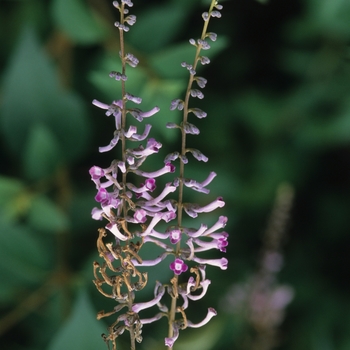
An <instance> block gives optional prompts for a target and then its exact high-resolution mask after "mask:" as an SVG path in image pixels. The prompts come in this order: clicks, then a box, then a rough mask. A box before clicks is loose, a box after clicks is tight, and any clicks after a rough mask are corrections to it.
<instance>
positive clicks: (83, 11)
mask: <svg viewBox="0 0 350 350" xmlns="http://www.w3.org/2000/svg"><path fill="white" fill-rule="evenodd" d="M52 15H53V19H54V21H55V22H56V24H57V25H58V27H59V28H60V29H61V30H62V31H63V32H65V33H66V34H67V35H68V36H69V37H70V38H71V39H72V40H73V41H74V42H76V43H79V44H82V45H88V44H94V43H97V42H99V41H100V40H102V39H103V38H104V37H105V36H106V33H107V30H106V28H105V26H104V25H103V23H102V21H100V20H99V19H98V17H97V16H96V14H95V13H93V12H92V11H91V9H90V8H89V7H88V6H87V3H86V2H85V3H84V2H83V1H81V0H54V1H53V4H52Z"/></svg>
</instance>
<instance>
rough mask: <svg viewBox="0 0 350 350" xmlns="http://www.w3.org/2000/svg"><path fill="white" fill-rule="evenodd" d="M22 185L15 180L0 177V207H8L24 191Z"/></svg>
mask: <svg viewBox="0 0 350 350" xmlns="http://www.w3.org/2000/svg"><path fill="white" fill-rule="evenodd" d="M24 188H25V186H24V184H23V183H22V182H21V181H20V180H17V179H13V178H10V177H5V176H0V207H3V206H6V205H8V203H11V202H12V201H13V200H14V199H15V198H16V197H17V196H19V195H20V194H21V192H23V191H24Z"/></svg>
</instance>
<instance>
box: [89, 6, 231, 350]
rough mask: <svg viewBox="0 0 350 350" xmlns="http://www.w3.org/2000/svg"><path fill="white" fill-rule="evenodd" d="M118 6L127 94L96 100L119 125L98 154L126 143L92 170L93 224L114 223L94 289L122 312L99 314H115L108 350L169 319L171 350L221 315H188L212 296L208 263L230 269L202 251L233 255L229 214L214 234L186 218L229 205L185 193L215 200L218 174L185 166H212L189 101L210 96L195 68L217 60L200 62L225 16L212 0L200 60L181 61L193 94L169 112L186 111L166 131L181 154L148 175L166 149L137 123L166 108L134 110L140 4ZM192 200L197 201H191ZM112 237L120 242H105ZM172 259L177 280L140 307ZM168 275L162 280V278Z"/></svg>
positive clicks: (101, 243) (102, 247) (121, 75)
mask: <svg viewBox="0 0 350 350" xmlns="http://www.w3.org/2000/svg"><path fill="white" fill-rule="evenodd" d="M113 5H114V7H115V8H117V10H118V11H119V13H120V19H119V21H118V22H115V26H116V27H117V28H118V30H119V40H120V53H119V56H120V60H121V71H120V72H116V71H113V72H111V73H110V74H109V76H110V78H113V79H115V80H117V81H119V82H120V83H121V91H122V96H121V98H120V99H119V100H115V101H112V102H111V103H110V104H106V103H103V102H100V101H97V100H94V101H93V104H94V105H95V106H96V107H98V108H101V109H103V110H105V114H106V115H107V116H113V117H114V120H115V131H114V134H113V138H112V140H111V141H110V143H109V144H108V145H107V146H103V147H100V148H99V151H100V152H108V151H110V150H111V149H113V148H114V147H116V146H117V145H118V143H119V145H120V148H121V157H120V159H115V160H113V161H112V163H111V164H110V165H109V166H108V167H106V168H101V167H99V166H93V167H92V168H91V169H90V175H91V179H92V181H93V182H94V184H95V186H96V190H97V194H96V196H95V200H96V202H97V203H98V204H99V206H100V207H95V208H93V210H92V218H93V219H95V220H107V223H106V224H105V227H104V228H101V229H99V237H98V239H97V249H98V252H99V256H100V257H101V258H102V259H103V262H102V263H99V262H96V261H95V262H94V264H93V271H94V277H95V279H94V284H95V286H96V288H97V290H98V291H99V292H100V293H101V294H102V295H103V296H105V297H107V298H110V299H114V300H115V301H116V302H117V306H115V307H114V309H113V310H112V311H109V312H104V311H100V312H99V313H98V315H97V318H98V319H101V318H104V317H111V316H114V315H115V317H116V318H115V320H114V322H113V323H112V325H111V326H110V327H109V328H108V334H106V335H103V339H104V340H105V342H106V343H107V345H108V346H109V343H112V346H113V350H116V349H117V343H116V340H117V338H118V337H119V336H120V335H122V334H123V333H124V332H125V331H127V332H129V335H130V347H131V349H136V343H137V342H141V341H142V335H141V333H142V328H143V325H145V324H149V323H152V322H155V321H158V320H160V319H162V318H163V317H167V319H168V335H167V337H165V346H166V347H167V348H168V349H169V350H170V349H172V348H173V346H174V343H175V341H176V340H177V339H178V337H179V334H180V330H183V329H185V328H187V327H192V328H198V327H201V326H203V325H205V324H206V323H207V322H209V320H210V319H211V318H212V317H214V316H215V315H216V311H215V310H214V309H213V308H209V309H208V311H207V314H206V316H205V317H204V319H203V320H202V321H200V322H197V323H194V322H192V321H191V320H189V319H188V318H187V315H186V309H187V308H188V306H189V303H190V302H194V301H197V300H199V299H201V298H203V297H204V296H205V295H206V293H207V290H208V287H209V285H210V283H211V281H210V280H209V279H207V278H206V273H205V267H206V265H211V266H215V267H219V268H220V269H222V270H226V269H227V263H228V261H227V259H226V258H205V257H204V256H201V254H202V253H203V252H207V251H209V250H212V249H215V250H219V251H221V252H225V251H226V246H227V244H228V243H227V237H228V234H227V233H226V232H224V231H220V232H218V230H221V229H223V228H224V227H225V225H226V222H227V218H226V217H225V216H220V217H219V219H218V220H217V222H216V223H214V224H213V225H212V226H211V227H210V228H208V226H207V225H204V224H202V223H199V224H195V226H197V228H190V227H186V226H184V224H183V222H184V220H183V217H184V215H187V216H188V217H189V218H191V219H195V218H197V217H198V216H201V215H205V214H206V213H209V212H212V211H214V210H216V209H218V208H222V207H223V206H224V205H225V202H224V200H223V198H222V197H217V198H216V199H213V200H212V201H210V202H209V203H208V204H204V205H203V204H201V205H199V204H197V203H191V202H186V201H185V197H186V196H187V192H186V191H189V192H191V191H197V192H200V193H203V194H209V192H210V191H209V189H208V188H207V186H208V185H209V184H210V183H211V181H212V180H213V179H214V178H215V176H216V173H215V172H213V171H212V172H210V173H209V175H208V176H207V178H206V179H204V180H202V181H197V180H195V179H188V178H186V177H185V165H187V163H189V160H188V158H187V153H190V154H192V156H193V158H194V159H196V160H198V161H203V162H207V161H208V158H207V157H206V156H205V155H204V154H202V153H201V152H200V151H199V150H198V149H195V148H188V147H187V140H186V137H187V134H192V135H198V134H199V133H200V131H199V129H198V128H197V127H196V126H195V125H194V124H192V123H189V122H188V119H189V114H190V113H192V114H193V115H194V116H195V117H197V118H199V119H202V118H205V117H206V116H207V114H206V112H204V111H202V110H201V109H200V108H197V107H192V106H190V103H192V100H193V99H195V98H198V99H202V98H204V94H203V93H202V91H201V90H200V89H197V88H193V83H194V82H196V83H197V85H198V87H199V88H201V89H202V88H204V87H205V85H206V83H207V80H206V79H205V78H203V77H199V76H197V73H196V69H197V65H198V63H201V64H203V65H204V64H208V63H209V62H210V60H209V58H207V57H206V56H201V52H202V50H208V49H209V48H210V45H209V43H208V42H207V39H208V38H209V39H210V40H213V41H215V40H216V34H215V33H211V32H207V28H208V24H209V20H210V18H211V17H220V16H221V14H220V10H221V9H222V6H221V5H219V4H218V1H217V0H213V1H212V2H211V5H210V8H209V11H208V12H205V13H203V15H202V17H203V20H204V25H203V30H202V34H201V37H200V38H199V39H198V40H197V41H195V40H194V39H190V44H191V45H193V46H195V47H196V52H195V56H194V62H193V64H192V65H190V64H188V63H186V62H183V63H181V65H182V66H183V67H184V68H185V69H187V70H188V71H189V80H188V85H187V90H186V92H185V97H184V99H183V100H182V99H175V100H173V101H172V102H171V104H170V110H176V109H177V110H180V111H182V115H183V117H182V122H181V123H180V125H177V124H175V123H172V122H169V123H168V124H167V128H170V129H172V128H174V129H179V130H180V132H181V147H180V150H179V151H175V152H172V153H170V154H168V155H167V156H166V157H165V160H164V165H163V166H159V167H158V169H155V170H153V171H144V170H143V169H142V165H143V163H144V162H145V161H146V160H147V158H148V157H149V156H152V155H153V154H155V153H158V152H159V151H160V149H161V147H162V145H161V143H159V142H157V141H156V140H155V139H154V138H151V137H149V134H150V130H151V125H152V124H151V123H150V124H146V125H145V127H144V130H143V132H141V133H138V128H137V126H135V125H133V124H132V123H130V120H132V121H134V120H136V121H137V122H141V121H142V120H143V119H144V118H150V117H152V116H153V115H154V114H156V113H157V112H158V111H159V108H158V107H157V106H156V107H154V108H152V109H151V110H150V111H146V112H145V111H142V110H141V109H139V108H135V107H134V106H130V104H141V102H142V99H141V97H138V96H134V95H132V94H131V93H129V92H127V79H128V69H129V68H128V69H127V66H130V67H132V68H135V67H137V65H138V62H139V61H138V59H137V58H136V57H135V56H134V55H133V54H131V53H127V52H126V51H125V44H124V34H125V33H126V32H128V31H129V29H130V28H129V26H132V25H133V24H135V22H136V16H134V15H129V8H130V7H132V6H133V3H132V1H131V0H121V2H120V3H119V2H118V1H114V2H113ZM133 142H134V143H135V142H137V143H138V146H137V147H131V145H132V143H133ZM140 142H141V144H140ZM176 161H178V162H179V166H178V168H179V169H178V175H177V176H176V177H175V178H174V179H173V181H172V182H170V183H166V184H165V186H164V188H163V189H158V188H157V181H158V180H157V179H158V177H161V176H163V175H164V174H169V173H170V174H171V173H175V171H176V167H175V165H174V164H173V163H174V162H176ZM129 174H133V176H134V177H133V179H134V178H135V176H136V178H139V181H135V180H134V181H135V182H134V183H132V182H131V181H130V180H129V179H130V177H129ZM185 188H187V190H185ZM185 192H186V193H185ZM185 195H186V196H185ZM173 197H175V198H176V199H174V198H173ZM188 197H189V198H191V195H189V196H188ZM161 222H164V223H166V224H167V225H168V226H167V227H166V229H165V230H164V229H158V228H157V226H158V225H159V224H160V223H161ZM159 230H160V231H159ZM111 235H112V237H114V242H113V243H111V242H109V243H105V240H106V239H109V236H111ZM144 244H154V245H156V246H158V247H160V248H161V249H162V250H163V252H162V253H161V254H160V255H158V256H155V257H154V258H152V259H149V260H144V259H143V258H142V247H143V245H144ZM168 256H173V258H174V260H173V261H172V262H171V263H170V265H169V266H168V267H166V266H165V268H169V269H170V270H172V271H173V278H172V279H171V280H170V281H157V283H156V285H155V288H154V297H153V299H151V300H149V301H138V300H137V292H138V291H140V290H142V289H143V288H144V287H145V286H146V284H147V282H148V274H149V273H152V269H151V267H152V266H155V265H158V264H162V263H163V261H164V260H165V259H166V258H167V257H168ZM140 266H142V267H149V268H150V270H149V271H148V272H142V273H141V272H140V271H139V270H138V268H139V267H140ZM161 277H162V276H157V278H159V279H161ZM186 281H187V282H186ZM165 295H169V296H170V298H171V302H170V305H169V307H168V306H166V305H165V304H164V301H163V299H164V296H165ZM148 308H152V309H153V308H158V310H157V312H156V313H155V316H153V317H150V318H142V317H141V316H140V314H142V312H143V310H145V309H148Z"/></svg>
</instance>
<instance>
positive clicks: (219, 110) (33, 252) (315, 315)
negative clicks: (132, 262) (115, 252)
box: [0, 0, 350, 350]
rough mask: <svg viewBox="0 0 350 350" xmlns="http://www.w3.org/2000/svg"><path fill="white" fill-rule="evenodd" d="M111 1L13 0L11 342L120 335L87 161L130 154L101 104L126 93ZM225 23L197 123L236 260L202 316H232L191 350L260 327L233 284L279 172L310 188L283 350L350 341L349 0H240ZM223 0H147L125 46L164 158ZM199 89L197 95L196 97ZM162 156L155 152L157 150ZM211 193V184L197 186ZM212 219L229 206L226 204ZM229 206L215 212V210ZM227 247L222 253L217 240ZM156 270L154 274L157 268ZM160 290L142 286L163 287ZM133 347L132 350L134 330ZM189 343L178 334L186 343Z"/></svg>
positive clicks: (54, 345)
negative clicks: (206, 15) (231, 306)
mask: <svg viewBox="0 0 350 350" xmlns="http://www.w3.org/2000/svg"><path fill="white" fill-rule="evenodd" d="M111 3H112V2H111V1H106V0H89V1H84V0H47V1H39V0H37V1H35V0H22V1H20V0H18V1H15V0H12V1H11V0H7V1H6V0H1V1H0V40H1V49H0V79H1V80H0V84H1V85H0V133H1V141H0V142H1V143H0V145H1V162H0V169H1V177H0V223H1V224H0V280H1V282H0V313H1V314H0V334H1V338H0V344H1V348H2V349H11V350H22V349H23V350H24V349H26V350H34V349H49V350H53V349H86V350H89V349H94V350H97V349H104V348H105V346H104V344H103V341H102V340H101V339H100V334H101V333H102V332H104V331H105V327H106V324H105V323H104V322H103V321H100V322H97V321H95V313H96V312H97V311H99V310H101V309H103V308H104V309H105V310H109V309H111V308H112V307H113V305H114V304H113V302H111V301H104V300H103V297H102V296H101V295H100V294H98V292H97V291H96V290H95V288H94V286H93V284H92V282H91V280H92V278H93V276H92V262H93V261H94V260H95V259H96V258H97V251H96V249H95V240H96V238H97V231H96V230H97V228H98V227H99V225H98V223H96V222H95V221H93V220H92V219H91V217H90V211H91V208H92V207H93V206H94V199H93V198H94V195H95V189H94V184H93V183H92V182H91V181H90V177H89V174H88V170H89V168H90V167H91V166H92V165H99V166H107V165H108V164H109V163H110V161H111V160H112V157H113V156H116V154H117V152H114V153H113V152H110V153H107V154H99V153H98V147H99V146H104V145H106V144H108V143H109V141H110V139H111V138H112V134H113V127H114V124H113V121H112V120H111V119H108V118H106V117H105V116H104V114H103V112H102V111H101V110H98V109H97V108H95V107H93V106H92V105H91V101H92V99H94V98H97V99H99V100H101V101H103V102H106V103H109V102H110V101H112V100H113V99H118V98H119V97H120V88H119V84H118V83H116V82H114V81H112V80H111V79H110V78H108V73H109V72H110V71H111V70H118V69H119V61H118V57H117V55H118V41H117V37H118V33H117V30H116V29H115V28H114V27H113V22H114V21H115V20H117V11H116V10H115V9H114V8H113V7H112V5H111ZM222 4H223V5H224V9H223V11H222V18H221V19H213V20H212V21H211V23H210V31H213V32H216V33H217V34H218V35H219V39H218V41H217V42H216V43H213V44H212V49H211V50H210V51H208V52H207V53H205V54H207V55H208V56H209V57H210V58H211V61H212V62H211V64H210V65H209V66H205V67H204V68H203V69H202V71H200V75H203V76H205V77H206V78H207V79H208V84H207V87H206V88H205V90H204V94H205V98H204V100H202V101H198V103H197V106H198V107H200V108H202V109H203V110H205V111H206V112H207V113H208V117H207V118H206V119H202V120H199V121H198V120H192V122H194V123H195V124H196V125H197V126H198V127H199V128H200V130H201V134H200V136H196V137H190V138H189V142H190V143H192V144H193V147H195V148H198V149H200V150H201V151H202V152H203V153H204V154H205V155H207V156H208V157H209V162H208V163H206V164H197V163H196V162H195V161H190V163H189V166H188V167H189V168H191V167H192V168H191V169H192V170H188V174H189V175H191V176H194V177H195V178H196V179H198V181H202V180H203V179H204V178H205V177H206V175H207V173H208V172H209V171H211V170H213V171H215V172H216V173H217V174H218V176H217V178H216V179H215V180H214V182H213V183H212V184H211V185H210V189H211V194H210V195H209V197H208V198H211V199H213V198H215V197H216V196H220V195H222V196H223V197H224V199H225V201H226V206H225V207H224V208H223V210H221V211H220V213H219V211H217V212H215V215H216V214H217V213H219V214H218V215H227V216H228V217H229V224H228V225H227V231H228V232H229V233H230V239H229V242H230V244H229V247H228V251H227V255H226V256H227V257H228V259H229V268H228V270H227V271H221V270H218V269H214V268H212V269H210V268H208V278H210V279H212V284H211V286H210V288H209V292H208V294H207V296H206V297H205V298H203V299H202V300H201V301H200V302H198V303H197V304H196V306H195V308H194V309H191V310H192V311H190V315H191V319H193V321H194V322H198V321H199V320H200V319H201V318H202V317H204V315H205V313H206V309H207V307H209V306H212V307H214V308H216V309H217V310H218V311H219V314H218V316H217V317H216V318H214V319H213V320H212V322H211V323H210V324H209V325H207V326H206V327H205V328H203V329H198V330H186V331H183V332H181V334H180V338H179V341H178V342H177V343H176V346H175V349H179V350H181V349H195V350H196V349H198V350H199V349H200V350H210V349H215V350H219V349H222V350H226V349H232V348H234V349H244V345H243V344H244V341H245V339H246V337H247V335H249V334H251V330H250V328H249V325H248V324H247V322H246V321H245V319H244V318H242V315H237V314H232V313H230V312H225V310H224V309H225V306H223V300H225V299H224V297H225V295H226V294H227V293H228V292H229V290H230V287H231V286H232V285H234V284H238V283H244V281H246V280H247V279H249V276H252V274H253V273H254V271H256V268H257V261H258V256H259V251H260V248H261V244H262V236H263V232H264V230H265V228H266V225H267V222H268V218H269V215H270V213H271V210H272V207H273V203H274V196H275V193H276V189H277V187H278V186H279V185H280V184H282V183H286V182H287V183H289V184H290V185H291V186H292V187H293V189H294V191H295V200H294V203H293V209H292V211H291V213H290V220H289V225H288V229H287V231H286V232H285V238H284V240H283V251H284V259H285V264H284V268H283V270H282V271H281V273H280V274H279V281H280V283H282V284H287V285H289V286H291V287H292V288H293V289H294V294H295V295H294V299H293V301H292V303H291V304H290V305H289V306H288V308H287V310H286V317H285V320H284V322H283V324H282V325H281V327H280V337H281V342H280V346H279V347H278V349H283V350H304V349H305V350H333V349H334V350H347V349H349V348H350V320H349V314H350V313H349V309H350V297H349V291H350V286H349V265H350V264H349V262H350V261H349V256H350V254H349V243H350V235H349V227H350V226H349V221H350V220H349V218H350V196H349V194H350V193H349V191H350V186H349V185H350V180H349V175H350V148H349V145H350V67H349V57H350V51H349V43H350V2H347V1H341V0H333V1H329V0H284V1H281V0H274V1H272V0H271V1H267V2H266V3H265V4H264V3H263V1H260V2H259V1H253V0H228V1H224V2H223V3H222ZM207 5H208V1H203V2H202V1H200V0H159V1H155V0H153V1H151V0H149V1H141V0H135V1H134V7H133V8H132V9H131V13H132V14H135V15H136V16H137V22H136V24H135V26H134V27H132V28H131V30H130V32H129V33H127V34H126V40H127V50H128V51H130V52H132V53H134V54H135V55H136V56H137V57H138V58H139V59H140V65H139V67H138V68H136V69H134V70H132V71H131V70H129V80H128V82H127V84H128V85H127V86H128V89H129V92H130V93H132V94H134V95H139V96H141V97H142V98H143V100H144V102H143V103H142V105H141V106H142V108H144V109H148V108H152V107H153V106H154V105H158V106H160V107H161V112H160V113H158V114H157V115H156V116H154V117H153V119H151V122H152V123H154V126H153V129H152V131H151V134H152V135H151V136H152V137H155V138H156V139H157V140H159V141H160V142H162V143H163V148H162V150H161V154H160V156H159V157H158V156H154V158H153V160H151V161H150V163H149V164H150V165H149V167H150V168H153V169H154V168H158V167H160V166H158V165H160V164H161V162H162V159H163V158H164V156H165V155H166V154H167V153H168V152H171V151H174V150H177V149H178V148H177V147H178V141H177V139H176V135H177V134H176V132H175V131H174V130H168V129H166V128H165V124H166V122H168V121H174V120H175V119H176V117H175V116H176V113H174V112H170V111H169V109H168V108H169V105H170V101H171V100H172V99H175V98H180V97H181V96H183V91H184V88H185V86H186V79H187V71H186V70H185V69H183V68H181V67H180V63H181V62H182V61H184V60H188V61H189V62H190V61H191V59H192V57H193V47H192V46H191V45H189V44H188V39H189V38H192V37H193V38H197V37H198V36H199V35H200V32H201V27H202V20H201V16H200V15H201V13H202V12H203V11H205V10H206V9H207V7H208V6H207ZM196 102H197V101H196ZM151 158H152V157H151ZM195 200H197V201H200V202H201V203H205V202H206V201H208V199H207V198H206V197H205V196H204V197H203V196H200V195H197V194H196V196H195ZM210 218H214V216H210ZM213 220H214V219H213ZM218 256H219V255H218ZM157 273H161V270H159V269H158V270H157V269H156V270H155V272H154V273H153V274H154V275H153V279H156V278H157ZM151 295H152V291H151V287H150V288H149V289H147V290H146V291H145V292H144V294H143V296H141V297H140V298H144V300H147V299H149V298H150V297H151ZM165 334H166V321H165V320H161V321H159V322H158V323H156V324H155V325H154V326H145V327H144V332H143V335H144V338H145V341H144V343H143V344H142V345H140V346H139V348H140V349H152V350H153V349H154V350H156V349H162V348H164V346H163V344H164V343H163V338H164V337H165ZM123 339H124V340H123V341H122V343H121V346H120V348H121V349H127V348H128V343H127V339H128V337H127V335H126V336H125V337H123ZM177 345H178V347H177Z"/></svg>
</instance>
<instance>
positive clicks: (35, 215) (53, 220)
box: [28, 196, 69, 233]
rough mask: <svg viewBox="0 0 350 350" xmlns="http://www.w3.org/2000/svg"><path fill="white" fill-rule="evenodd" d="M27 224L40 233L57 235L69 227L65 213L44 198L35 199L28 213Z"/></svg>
mask: <svg viewBox="0 0 350 350" xmlns="http://www.w3.org/2000/svg"><path fill="white" fill-rule="evenodd" d="M28 223H29V225H30V226H31V227H32V228H33V229H35V230H40V231H42V232H48V233H57V232H60V231H64V230H66V229H68V227H69V221H68V218H67V216H66V215H65V213H64V212H63V211H62V210H61V209H60V208H59V207H58V206H57V205H56V204H55V203H54V202H52V201H51V200H50V199H49V198H47V197H46V196H38V197H35V198H34V199H33V201H32V203H31V206H30V208H29V211H28Z"/></svg>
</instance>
